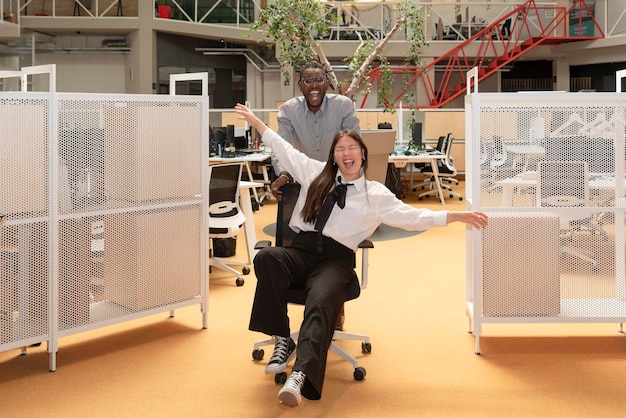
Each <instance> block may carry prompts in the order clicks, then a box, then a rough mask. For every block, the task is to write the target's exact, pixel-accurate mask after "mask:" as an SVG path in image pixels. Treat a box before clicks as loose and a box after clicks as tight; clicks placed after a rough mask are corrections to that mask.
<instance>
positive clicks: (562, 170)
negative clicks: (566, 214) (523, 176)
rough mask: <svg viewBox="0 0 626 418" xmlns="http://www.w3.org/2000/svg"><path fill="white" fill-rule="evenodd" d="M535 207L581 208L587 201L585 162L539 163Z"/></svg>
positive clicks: (587, 189) (587, 177)
mask: <svg viewBox="0 0 626 418" xmlns="http://www.w3.org/2000/svg"><path fill="white" fill-rule="evenodd" d="M537 169H538V179H539V182H538V184H537V206H540V207H581V206H586V205H587V202H588V200H589V171H588V166H587V162H586V161H539V163H538V166H537Z"/></svg>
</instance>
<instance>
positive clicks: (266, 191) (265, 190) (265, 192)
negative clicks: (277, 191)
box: [260, 164, 273, 203]
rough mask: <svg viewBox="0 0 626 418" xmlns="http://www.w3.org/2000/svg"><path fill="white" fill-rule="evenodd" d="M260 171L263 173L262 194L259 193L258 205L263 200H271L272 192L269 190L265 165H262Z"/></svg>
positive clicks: (268, 177)
mask: <svg viewBox="0 0 626 418" xmlns="http://www.w3.org/2000/svg"><path fill="white" fill-rule="evenodd" d="M261 170H262V171H263V184H264V186H263V193H261V201H260V203H263V200H265V199H271V198H272V197H273V196H272V190H271V189H270V184H271V182H270V176H269V174H268V173H267V166H266V165H265V164H263V166H262V168H261Z"/></svg>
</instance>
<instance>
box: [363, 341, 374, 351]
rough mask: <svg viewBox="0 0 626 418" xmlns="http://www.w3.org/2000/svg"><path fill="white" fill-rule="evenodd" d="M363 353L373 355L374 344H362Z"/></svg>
mask: <svg viewBox="0 0 626 418" xmlns="http://www.w3.org/2000/svg"><path fill="white" fill-rule="evenodd" d="M361 351H362V352H364V353H371V352H372V343H366V342H362V343H361Z"/></svg>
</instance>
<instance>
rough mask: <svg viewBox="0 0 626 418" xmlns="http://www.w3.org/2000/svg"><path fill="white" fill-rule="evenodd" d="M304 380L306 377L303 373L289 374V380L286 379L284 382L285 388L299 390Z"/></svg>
mask: <svg viewBox="0 0 626 418" xmlns="http://www.w3.org/2000/svg"><path fill="white" fill-rule="evenodd" d="M305 378H306V375H305V374H304V372H300V371H295V372H291V375H290V376H289V379H287V381H286V382H285V387H289V388H293V389H297V390H300V389H301V388H302V386H303V385H304V379H305Z"/></svg>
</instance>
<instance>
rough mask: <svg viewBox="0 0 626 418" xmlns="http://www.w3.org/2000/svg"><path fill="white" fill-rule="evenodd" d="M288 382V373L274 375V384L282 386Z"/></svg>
mask: <svg viewBox="0 0 626 418" xmlns="http://www.w3.org/2000/svg"><path fill="white" fill-rule="evenodd" d="M286 381H287V373H285V372H280V373H276V374H275V375H274V382H275V383H276V384H277V385H282V384H284V383H285V382H286Z"/></svg>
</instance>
